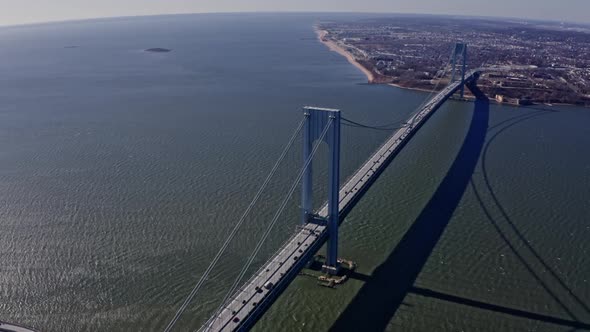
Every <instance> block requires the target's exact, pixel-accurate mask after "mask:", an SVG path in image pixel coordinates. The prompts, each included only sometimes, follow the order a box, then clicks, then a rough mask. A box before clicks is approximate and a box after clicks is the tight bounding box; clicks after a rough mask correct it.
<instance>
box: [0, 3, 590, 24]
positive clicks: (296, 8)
mask: <svg viewBox="0 0 590 332" xmlns="http://www.w3.org/2000/svg"><path fill="white" fill-rule="evenodd" d="M0 4H1V5H2V10H1V11H0V26H6V25H18V24H27V23H37V22H49V21H65V20H77V19H89V18H101V17H117V16H140V15H158V14H185V13H209V12H258V11H264V12H269V11H271V12H275V11H276V12H282V11H287V12H372V13H380V12H382V13H384V14H385V13H415V14H441V15H469V16H497V17H515V18H523V19H542V20H553V21H568V22H578V23H590V16H589V15H588V13H589V12H590V1H588V0H570V1H567V2H563V1H555V0H518V1H515V0H496V1H477V0H447V1H440V0H412V1H407V0H368V1H358V0H355V1H352V0H339V1H334V0H332V1H323V2H318V1H312V0H299V1H272V0H249V1H246V0H216V1H215V2H211V3H204V2H203V1H190V0H125V1H120V0H100V1H98V0H58V1H50V0H1V2H0Z"/></svg>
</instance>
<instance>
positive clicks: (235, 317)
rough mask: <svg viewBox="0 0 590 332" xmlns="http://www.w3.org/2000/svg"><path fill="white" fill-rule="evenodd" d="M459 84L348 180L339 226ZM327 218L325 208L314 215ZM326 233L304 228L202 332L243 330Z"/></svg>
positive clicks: (440, 95)
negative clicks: (210, 331)
mask: <svg viewBox="0 0 590 332" xmlns="http://www.w3.org/2000/svg"><path fill="white" fill-rule="evenodd" d="M474 73H475V72H470V73H469V75H467V76H466V82H467V81H470V80H472V79H473V77H474ZM460 87H461V82H454V83H451V84H450V85H449V86H447V87H446V88H445V89H443V90H442V91H441V92H440V93H438V94H437V95H436V96H435V97H434V98H432V99H431V100H430V101H429V102H428V103H427V104H426V105H425V106H424V107H423V108H422V109H421V110H420V111H419V112H418V113H416V114H415V115H413V116H412V117H410V118H409V119H408V120H407V121H406V123H405V124H404V125H403V126H402V127H401V128H400V129H398V130H397V131H396V132H394V133H393V135H391V136H390V137H389V138H388V139H387V141H386V142H385V143H384V144H383V145H382V146H381V147H380V148H379V149H378V150H377V152H375V153H374V154H373V155H372V156H371V157H370V158H369V159H368V160H367V161H366V162H365V163H364V164H363V165H362V166H361V168H360V169H359V170H358V171H357V172H356V173H354V174H353V176H351V177H350V178H349V179H348V180H347V181H346V183H345V184H344V186H342V187H341V189H340V202H339V217H340V222H342V221H343V220H344V218H345V217H346V215H347V214H348V213H349V212H350V210H352V208H353V207H354V205H355V204H356V203H357V202H358V201H359V200H360V199H361V197H362V196H363V195H364V193H365V192H366V191H367V190H368V189H369V187H370V186H371V185H372V183H373V182H374V181H375V180H376V179H377V177H378V176H379V175H380V174H381V173H382V172H383V171H384V170H385V168H386V167H387V165H389V163H390V162H391V160H393V158H394V157H395V156H396V155H397V153H399V151H401V149H402V148H403V147H404V145H405V144H406V143H407V142H408V141H409V140H410V138H411V137H412V136H413V135H414V134H415V133H416V132H417V131H418V129H420V127H421V126H422V125H423V124H424V123H425V122H426V120H428V118H429V117H430V116H431V115H432V114H433V113H434V112H435V111H436V110H437V109H438V108H439V107H440V106H441V105H442V104H443V103H444V102H445V101H446V100H447V99H448V98H449V97H450V96H451V95H452V94H453V93H455V92H456V91H457V90H458V89H459V88H460ZM318 214H319V216H320V217H327V214H328V208H327V206H324V207H323V208H322V209H321V210H320V212H319V213H318ZM327 237H328V232H327V227H326V226H325V225H319V224H314V223H307V224H305V225H303V226H302V227H301V228H300V229H299V231H298V232H296V233H295V235H293V236H292V237H291V238H290V239H289V240H288V241H287V242H286V243H285V244H284V245H283V246H282V247H281V248H280V249H279V251H278V252H277V254H275V255H274V256H273V257H272V258H271V259H270V260H269V261H268V262H267V263H266V264H264V265H263V267H262V268H261V269H260V270H258V271H257V273H255V274H254V276H253V277H252V278H250V280H248V282H246V284H244V285H243V286H242V287H241V288H240V289H239V290H238V291H237V292H236V293H235V294H234V296H233V297H232V299H231V300H230V301H229V302H227V303H226V304H224V306H223V308H222V310H221V311H219V312H217V313H216V314H215V315H214V316H213V317H211V318H210V319H209V320H208V321H207V322H206V323H205V324H204V325H203V326H202V327H201V331H209V330H212V331H235V330H247V329H248V328H250V327H251V326H252V325H254V324H255V323H256V321H257V320H258V319H259V318H260V316H261V315H262V314H263V313H264V312H265V311H266V309H268V307H269V306H270V305H271V304H272V303H273V302H274V300H276V298H277V297H278V296H279V295H280V294H281V293H282V291H283V290H284V289H285V288H286V287H287V286H288V285H289V283H290V282H291V281H292V280H293V279H294V278H295V277H296V276H297V274H298V273H299V272H300V271H301V269H302V268H303V267H304V266H305V265H306V264H307V262H309V261H310V259H311V258H312V257H313V255H314V254H315V253H316V252H317V251H318V250H319V249H320V247H321V246H322V245H323V244H324V243H325V241H326V240H327Z"/></svg>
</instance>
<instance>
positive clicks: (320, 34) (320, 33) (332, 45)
mask: <svg viewBox="0 0 590 332" xmlns="http://www.w3.org/2000/svg"><path fill="white" fill-rule="evenodd" d="M314 30H315V32H316V35H317V38H318V40H319V41H320V43H322V44H324V45H326V47H328V48H329V49H330V50H331V51H333V52H336V53H338V54H340V55H342V56H343V57H345V58H346V60H348V62H349V63H350V64H352V65H353V66H355V67H356V68H358V69H359V70H360V71H362V72H363V74H365V76H367V83H369V84H379V83H376V82H375V80H376V75H375V73H374V72H372V71H371V70H369V69H367V68H365V67H364V66H363V65H361V64H360V63H359V62H358V61H357V60H356V58H355V57H354V55H352V53H350V52H349V51H347V50H346V49H345V48H343V47H342V46H340V45H339V44H338V43H337V42H335V41H333V40H330V39H328V38H326V36H327V35H328V34H329V32H328V31H327V30H322V29H320V28H319V27H318V26H314ZM382 84H386V85H389V86H392V87H395V88H398V89H405V90H412V91H420V92H427V93H430V92H432V91H431V90H427V89H423V88H414V87H407V86H403V85H400V84H397V83H382ZM488 98H489V97H488ZM489 100H490V101H491V102H493V103H495V104H498V105H510V106H515V107H519V106H520V105H511V104H509V103H501V102H498V101H497V100H495V99H494V98H489ZM533 105H545V103H538V102H533ZM553 105H555V106H579V105H574V104H568V103H553ZM549 107H551V106H549Z"/></svg>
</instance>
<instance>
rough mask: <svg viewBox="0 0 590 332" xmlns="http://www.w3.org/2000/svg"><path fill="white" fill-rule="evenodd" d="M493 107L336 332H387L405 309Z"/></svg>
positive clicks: (482, 107)
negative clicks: (410, 292) (397, 312)
mask: <svg viewBox="0 0 590 332" xmlns="http://www.w3.org/2000/svg"><path fill="white" fill-rule="evenodd" d="M489 111H490V105H489V101H488V100H487V99H480V100H477V101H476V102H475V107H474V111H473V116H472V119H471V124H470V126H469V130H468V132H467V135H466V137H465V140H464V142H463V145H462V146H461V148H460V150H459V153H458V154H457V156H456V158H455V160H454V162H453V164H452V165H451V167H450V168H449V171H448V172H447V174H446V176H445V177H444V179H443V180H442V182H441V183H440V185H439V187H438V188H437V190H436V192H435V193H434V194H433V196H432V197H431V199H430V201H429V202H428V203H427V205H426V206H425V207H424V209H423V210H422V212H421V213H420V215H419V216H418V217H417V219H416V220H415V221H414V223H413V224H412V226H411V227H410V229H409V230H408V231H407V232H406V234H405V235H404V237H403V238H402V239H401V241H400V242H399V244H398V245H397V247H396V248H395V249H394V250H393V252H392V253H391V254H390V255H389V257H387V259H386V260H385V262H383V263H382V264H381V265H380V266H378V267H377V268H376V269H375V270H374V271H373V273H372V275H371V276H370V277H369V278H368V279H367V280H366V282H365V283H364V285H363V286H362V287H361V289H360V290H359V291H358V293H357V294H356V296H355V297H354V298H353V300H352V301H351V303H350V304H349V305H348V307H346V309H345V310H344V311H343V312H342V313H341V314H340V316H339V317H338V319H337V320H336V322H335V323H334V324H333V325H332V327H331V329H330V330H331V331H382V330H384V329H385V328H386V327H387V324H388V323H389V321H390V320H391V318H392V317H393V315H394V314H395V312H396V311H397V309H398V308H399V306H400V305H401V304H402V302H403V300H404V298H405V296H406V294H407V293H408V291H409V290H410V289H411V287H412V286H413V284H414V281H415V280H416V278H417V277H418V274H419V273H420V271H421V270H422V267H423V266H424V264H426V261H427V260H428V257H429V256H430V253H431V252H432V250H433V249H434V247H435V246H436V244H437V243H438V240H439V239H440V237H441V236H442V234H443V231H444V230H445V228H446V226H447V224H448V222H449V221H450V220H451V217H452V215H453V212H454V211H455V209H456V208H457V206H458V205H459V202H460V201H461V198H462V197H463V193H464V192H465V190H466V189H467V187H468V185H469V181H470V179H471V176H472V174H473V172H474V171H475V168H476V166H477V162H478V160H479V157H480V155H481V152H482V149H483V147H484V144H485V140H486V132H487V129H488V123H489Z"/></svg>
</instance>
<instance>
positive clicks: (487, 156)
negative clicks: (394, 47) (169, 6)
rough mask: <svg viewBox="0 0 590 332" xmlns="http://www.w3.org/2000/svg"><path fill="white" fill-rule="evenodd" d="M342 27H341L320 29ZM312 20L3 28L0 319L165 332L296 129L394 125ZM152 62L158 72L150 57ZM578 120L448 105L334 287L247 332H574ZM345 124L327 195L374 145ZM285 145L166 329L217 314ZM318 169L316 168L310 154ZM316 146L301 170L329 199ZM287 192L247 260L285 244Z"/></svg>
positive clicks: (383, 190) (389, 105)
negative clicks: (313, 120)
mask: <svg viewBox="0 0 590 332" xmlns="http://www.w3.org/2000/svg"><path fill="white" fill-rule="evenodd" d="M338 17H342V16H337V18H338ZM318 19H330V17H326V15H323V17H322V16H319V15H286V14H284V15H274V14H259V15H253V14H249V15H185V16H161V17H149V18H128V19H108V20H95V21H86V22H68V23H59V24H46V25H36V26H22V27H4V28H0V59H1V60H0V73H2V75H0V243H1V244H2V245H1V246H0V264H1V265H0V320H6V321H11V322H18V323H21V324H25V325H28V326H31V327H33V328H36V329H38V330H40V331H161V330H163V328H164V326H165V325H166V324H167V323H168V321H169V320H170V319H171V318H172V316H173V315H174V312H175V310H176V309H177V308H178V307H179V305H180V303H181V302H182V301H183V300H184V298H185V296H186V295H187V294H188V292H189V291H190V289H191V287H192V285H193V284H194V282H196V280H198V278H199V277H200V275H201V274H202V273H203V271H204V270H205V268H206V266H207V264H208V262H209V261H210V260H211V259H212V258H213V256H214V255H215V252H216V251H217V250H218V248H219V247H220V245H221V242H222V241H223V239H225V237H226V236H227V234H228V232H229V230H230V229H231V228H232V226H233V224H234V223H235V222H236V220H237V219H238V218H239V217H240V215H241V214H242V212H243V211H244V209H245V208H246V207H247V205H248V203H249V202H250V200H251V198H252V196H253V195H254V194H255V192H256V190H257V188H258V186H259V185H260V183H261V182H262V181H263V179H264V178H265V176H266V175H267V174H268V172H269V171H270V169H271V167H272V164H273V163H274V161H275V160H276V158H277V157H278V155H279V154H280V152H281V150H282V148H283V146H284V144H285V143H286V142H287V140H288V139H289V137H290V135H291V133H292V131H293V130H294V129H295V127H296V126H297V123H298V122H299V121H300V119H301V117H302V112H301V107H302V106H304V105H317V106H324V107H333V108H340V109H342V111H343V112H344V115H345V116H346V117H348V118H351V119H355V120H358V121H363V122H366V123H389V122H395V121H397V120H399V119H403V118H404V117H405V116H407V115H408V114H409V113H410V112H411V111H412V110H413V109H414V108H415V107H416V106H418V105H419V104H420V103H421V101H422V100H423V99H424V98H425V97H426V94H424V93H419V92H413V91H406V90H400V89H397V88H392V87H387V86H370V85H365V84H363V83H364V82H365V81H366V79H365V77H364V76H363V75H362V73H360V72H358V71H357V69H356V68H354V67H353V66H351V65H350V64H348V63H347V62H346V60H345V59H344V58H342V57H341V56H339V55H337V54H335V53H333V52H330V51H329V50H328V49H327V48H326V47H324V46H323V45H322V44H320V43H319V42H318V41H317V40H316V38H315V34H314V32H313V28H312V26H313V24H314V23H315V22H316V21H317V20H318ZM153 47H164V48H170V49H172V50H173V51H172V52H170V53H157V54H156V53H147V52H143V50H144V49H147V48H153ZM589 123H590V111H589V110H588V109H583V108H575V107H552V108H546V107H545V108H543V107H530V108H514V107H508V106H498V105H494V104H490V105H487V104H483V103H478V104H474V103H462V102H452V101H451V102H448V103H447V104H446V105H445V106H444V107H443V108H442V109H441V110H440V111H439V112H438V113H437V114H435V115H434V116H433V118H432V119H431V120H430V121H429V122H428V123H427V124H426V125H425V127H424V128H423V129H422V130H421V131H420V132H419V133H418V135H416V137H415V138H414V139H413V141H412V142H411V143H410V144H409V145H408V146H407V148H406V149H405V150H404V151H403V152H402V153H401V154H400V155H399V156H398V158H396V160H395V161H394V162H393V163H392V164H391V166H390V167H389V168H388V170H387V171H386V172H385V173H384V174H383V175H382V176H381V178H380V179H379V180H378V181H377V183H376V184H375V185H374V186H373V188H372V189H371V190H370V191H369V193H368V194H367V195H366V196H365V198H364V199H363V200H362V201H361V202H360V203H359V205H358V206H357V207H356V208H355V210H354V211H353V212H352V213H351V214H350V216H349V217H348V218H347V220H346V221H345V223H344V224H343V227H342V229H341V245H340V248H341V255H342V256H343V257H346V258H349V259H352V260H354V261H356V262H357V263H358V271H357V273H356V274H355V275H354V276H353V278H352V280H351V281H350V282H348V283H346V284H345V285H343V286H342V287H340V288H338V289H337V290H331V289H326V288H320V287H318V286H317V285H316V282H315V281H314V280H312V279H309V278H306V277H298V278H297V279H296V280H295V282H294V283H293V284H292V285H291V286H290V287H289V288H288V289H287V291H286V292H285V293H284V295H283V296H282V297H281V298H279V300H278V301H277V302H276V303H275V304H274V306H273V307H272V308H271V309H270V310H269V311H268V313H267V315H266V316H265V317H264V318H263V319H262V320H261V321H260V322H259V323H258V324H257V326H256V327H255V329H256V330H261V331H262V330H264V331H277V330H289V331H321V330H327V329H330V328H331V329H333V330H335V331H341V330H360V329H363V330H375V331H378V330H399V331H500V330H502V331H509V330H515V331H520V330H536V331H573V330H575V329H578V330H582V329H584V328H586V329H588V328H590V327H589V325H588V324H590V308H589V307H590V262H589V260H588V257H589V251H590V241H588V239H589V238H590V155H589V154H588V146H590V129H588V128H590V126H589V125H588V124H589ZM387 134H388V133H387V132H385V131H375V130H366V129H358V128H350V127H344V129H343V142H342V144H343V147H342V149H343V160H342V173H343V180H344V179H345V178H346V177H347V176H348V175H349V174H350V173H351V172H352V171H353V170H354V169H355V168H356V167H358V166H359V164H360V163H361V162H362V161H363V160H364V159H365V158H366V157H368V155H369V154H370V153H371V152H372V151H373V150H374V149H376V148H377V147H378V145H379V144H380V143H381V142H382V141H383V139H384V138H385V137H386V136H387ZM299 144H300V141H297V142H296V144H295V148H294V149H293V151H291V152H290V153H289V154H288V156H287V158H286V163H285V164H284V165H283V166H282V167H281V168H280V169H279V170H278V173H277V177H276V178H274V179H273V181H272V182H271V185H270V186H269V188H268V189H267V190H266V191H265V192H264V193H263V200H262V201H260V202H259V203H258V204H257V205H256V207H255V209H254V212H253V214H252V215H251V216H250V217H249V218H248V219H247V220H246V223H245V225H244V226H243V228H242V229H241V231H240V233H239V235H238V236H237V238H236V241H234V243H232V245H231V246H230V248H229V250H228V253H227V255H225V256H224V257H223V259H222V260H221V261H220V263H219V265H218V266H217V268H216V269H215V270H214V271H213V273H212V275H211V276H210V278H209V280H208V281H207V283H206V287H205V289H204V290H203V291H202V292H200V293H199V294H198V296H197V297H196V298H195V300H194V301H193V303H192V305H191V306H190V308H189V310H187V312H186V313H185V315H183V317H182V319H181V320H180V321H179V323H178V325H177V326H178V330H179V331H187V330H191V329H193V328H196V327H198V326H200V324H201V323H202V322H203V320H204V319H206V318H207V317H208V315H209V314H210V313H211V312H212V311H213V310H214V309H215V308H216V306H217V305H219V301H220V300H221V298H222V297H223V296H224V295H225V290H226V289H227V288H228V286H229V284H230V283H231V282H232V281H233V278H234V277H235V276H236V275H237V273H238V272H239V270H240V269H241V267H242V265H243V264H244V262H245V260H246V259H247V257H248V255H249V252H250V250H252V249H253V248H254V245H255V243H256V240H257V238H258V236H259V235H260V234H261V232H262V231H263V230H264V229H266V227H267V226H268V223H269V221H270V219H271V217H272V214H273V213H274V208H275V207H276V206H277V205H278V203H279V202H280V200H281V199H282V197H283V196H284V195H285V193H286V191H287V187H288V186H289V184H290V181H292V180H293V179H294V177H295V175H296V174H295V173H296V170H297V167H299V166H300V164H301V151H300V149H299ZM322 152H323V153H322ZM326 158H327V157H326V155H325V148H322V149H320V156H318V160H317V162H316V164H315V165H314V166H315V167H316V169H317V172H316V173H315V174H316V180H317V183H318V186H317V188H316V189H317V190H316V191H317V199H316V203H317V205H319V204H320V203H321V201H322V198H323V197H325V190H323V188H322V186H321V184H322V183H323V176H325V173H326V165H327V162H326ZM298 198H299V195H298V193H297V194H296V195H295V197H293V198H292V199H291V201H290V205H289V206H290V207H289V208H288V209H287V211H285V213H284V215H283V217H282V218H281V219H280V221H279V224H278V225H277V226H276V227H275V228H274V229H273V231H272V233H271V237H270V240H269V242H268V244H267V245H265V246H264V248H263V252H262V254H261V255H260V256H259V257H257V259H256V262H255V266H254V267H253V268H255V267H256V266H257V265H259V264H261V263H262V262H264V260H265V259H266V258H267V257H268V255H270V254H271V253H272V252H273V250H274V249H276V248H277V246H279V245H280V243H281V242H282V241H283V240H284V239H285V238H287V237H288V235H289V234H290V233H291V232H293V231H294V230H295V227H296V225H297V222H298V221H297V218H298V211H297V206H298V204H299V202H298Z"/></svg>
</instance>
